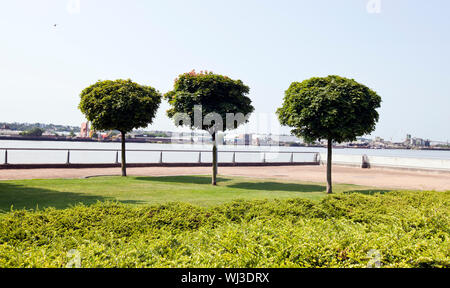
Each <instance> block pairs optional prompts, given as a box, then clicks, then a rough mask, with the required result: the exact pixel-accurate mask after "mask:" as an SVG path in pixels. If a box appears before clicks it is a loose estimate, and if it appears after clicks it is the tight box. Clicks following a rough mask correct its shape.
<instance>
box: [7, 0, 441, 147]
mask: <svg viewBox="0 0 450 288" xmlns="http://www.w3.org/2000/svg"><path fill="white" fill-rule="evenodd" d="M449 12H450V1H448V0H442V1H439V0H429V1H423V0H422V1H421V0H341V1H336V0H310V1H306V0H304V1H303V0H302V1H301V0H292V1H288V0H277V1H275V0H273V1H265V0H227V1H216V0H189V1H188V0H164V1H162V0H161V1H156V0H155V1H144V0H134V1H133V0H127V1H125V0H122V1H119V0H53V1H50V0H39V1H36V0H29V1H24V0H15V1H7V0H0V89H1V92H0V100H1V102H0V122H30V123H35V122H41V123H54V124H67V125H80V124H81V122H83V121H85V119H84V117H83V115H82V114H81V112H80V111H79V110H78V108H77V106H78V103H79V94H80V92H81V90H82V89H83V88H85V87H87V86H89V85H91V84H93V83H95V82H96V81H97V80H106V79H112V80H113V79H119V78H122V79H128V78H130V79H132V80H133V81H135V82H137V83H140V84H143V85H150V86H152V87H155V88H156V89H157V90H159V91H160V92H161V93H165V92H167V91H169V90H171V88H172V87H173V81H174V79H175V78H176V77H177V76H178V75H179V74H182V73H184V72H189V71H191V70H192V69H195V70H197V71H200V70H208V71H213V72H214V73H218V74H223V75H228V76H229V77H231V78H235V79H241V80H242V81H243V82H244V83H245V84H247V85H248V86H249V87H250V94H249V95H248V96H249V97H250V98H251V99H252V101H253V105H254V107H255V113H254V115H253V116H252V118H250V123H249V125H248V127H246V129H247V130H248V131H249V132H258V133H265V132H266V133H275V134H276V133H289V131H290V129H289V128H286V127H283V128H280V126H279V124H278V122H277V121H276V117H275V115H274V113H275V110H276V109H277V108H278V107H280V106H281V103H282V100H283V96H284V91H285V90H286V89H287V88H288V87H289V85H290V83H291V82H294V81H302V80H305V79H308V78H310V77H322V76H327V75H340V76H343V77H347V78H352V79H355V80H356V81H358V82H360V83H362V84H365V85H367V86H368V87H370V88H371V89H373V90H374V91H376V92H377V93H378V94H379V95H380V96H381V97H382V100H383V102H382V107H381V108H380V109H379V114H380V120H379V122H378V124H377V128H376V130H375V131H374V132H373V133H372V134H371V135H370V137H375V136H380V137H382V138H384V139H386V140H392V141H401V140H404V139H405V137H406V134H407V133H408V134H412V135H413V137H421V138H428V139H432V140H439V141H449V140H450V128H449V123H450V113H449V108H450V85H449V84H450V49H449V48H450V31H449V28H450V17H448V15H449ZM54 24H56V27H55V26H54ZM167 109H168V104H167V103H165V102H163V103H162V104H161V107H160V109H159V111H158V115H157V117H156V118H155V120H154V122H153V124H152V125H151V126H149V127H148V129H151V130H174V129H175V127H174V126H173V124H172V122H171V120H170V119H168V118H167V117H166V114H165V111H166V110H167Z"/></svg>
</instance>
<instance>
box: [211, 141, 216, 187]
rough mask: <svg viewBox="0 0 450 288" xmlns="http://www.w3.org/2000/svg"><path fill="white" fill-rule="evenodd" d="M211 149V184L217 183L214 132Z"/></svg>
mask: <svg viewBox="0 0 450 288" xmlns="http://www.w3.org/2000/svg"><path fill="white" fill-rule="evenodd" d="M212 140H213V150H212V162H213V163H212V164H213V165H212V166H213V167H212V168H213V169H212V183H211V184H212V185H217V144H216V132H214V133H213V134H212Z"/></svg>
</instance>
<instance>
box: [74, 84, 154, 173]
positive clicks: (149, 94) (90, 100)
mask: <svg viewBox="0 0 450 288" xmlns="http://www.w3.org/2000/svg"><path fill="white" fill-rule="evenodd" d="M80 97H81V101H80V104H79V106H78V108H79V109H80V110H81V112H83V113H84V114H85V115H86V118H87V120H89V121H90V122H91V125H92V128H94V129H95V130H118V131H120V133H121V140H122V176H126V175H127V173H126V159H125V134H126V133H128V132H130V131H131V130H133V129H136V128H140V127H147V126H148V125H149V124H151V123H152V121H153V118H154V117H155V114H156V111H157V110H158V107H159V104H160V103H161V94H160V93H159V92H158V91H157V90H155V89H154V88H152V87H150V86H143V85H139V84H137V83H134V82H132V81H131V80H130V79H128V80H122V79H119V80H115V81H111V80H106V81H98V82H97V83H95V84H93V85H91V86H89V87H87V88H86V89H84V90H83V91H82V92H81V95H80Z"/></svg>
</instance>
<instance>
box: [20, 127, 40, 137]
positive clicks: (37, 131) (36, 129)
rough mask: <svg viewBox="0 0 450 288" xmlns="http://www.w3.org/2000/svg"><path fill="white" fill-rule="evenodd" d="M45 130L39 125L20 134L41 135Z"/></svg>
mask: <svg viewBox="0 0 450 288" xmlns="http://www.w3.org/2000/svg"><path fill="white" fill-rule="evenodd" d="M44 132H45V131H44V130H43V129H41V128H39V127H33V128H31V129H30V130H27V131H24V132H20V133H19V135H22V136H33V137H41V136H42V134H43V133H44Z"/></svg>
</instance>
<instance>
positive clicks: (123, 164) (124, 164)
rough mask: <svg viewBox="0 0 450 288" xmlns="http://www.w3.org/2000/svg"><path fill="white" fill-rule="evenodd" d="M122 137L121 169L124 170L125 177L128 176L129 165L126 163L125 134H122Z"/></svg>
mask: <svg viewBox="0 0 450 288" xmlns="http://www.w3.org/2000/svg"><path fill="white" fill-rule="evenodd" d="M120 133H121V134H122V135H121V136H122V163H121V168H122V176H123V177H125V176H127V163H126V159H125V132H122V131H121V132H120Z"/></svg>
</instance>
